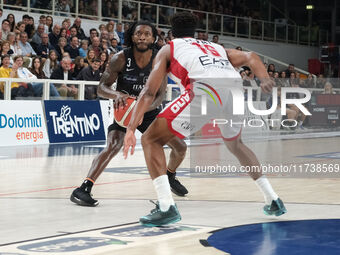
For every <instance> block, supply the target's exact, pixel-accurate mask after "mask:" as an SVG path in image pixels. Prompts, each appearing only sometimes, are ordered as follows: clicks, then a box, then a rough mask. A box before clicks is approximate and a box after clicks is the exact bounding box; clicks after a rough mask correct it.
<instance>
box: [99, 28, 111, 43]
mask: <svg viewBox="0 0 340 255" xmlns="http://www.w3.org/2000/svg"><path fill="white" fill-rule="evenodd" d="M103 39H105V40H106V46H107V47H109V45H108V40H109V32H107V30H106V28H105V29H104V30H102V31H101V33H100V37H99V40H100V42H101V45H103Z"/></svg>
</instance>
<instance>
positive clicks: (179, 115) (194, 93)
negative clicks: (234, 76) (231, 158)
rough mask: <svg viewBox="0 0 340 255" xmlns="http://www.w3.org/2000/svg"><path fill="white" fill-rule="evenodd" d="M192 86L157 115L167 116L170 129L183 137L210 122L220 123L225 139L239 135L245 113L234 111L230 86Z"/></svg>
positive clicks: (232, 138)
mask: <svg viewBox="0 0 340 255" xmlns="http://www.w3.org/2000/svg"><path fill="white" fill-rule="evenodd" d="M240 86H241V88H242V85H240ZM191 88H192V89H191V90H185V91H184V93H182V94H181V95H180V96H179V97H178V98H176V99H175V100H174V101H172V102H170V103H169V104H168V105H167V106H166V107H165V108H164V109H163V111H162V112H160V113H159V114H158V116H157V118H165V119H166V120H167V122H168V127H169V130H170V131H171V132H172V133H173V134H174V135H176V136H177V137H179V138H181V139H182V138H184V137H187V136H189V135H190V134H193V133H195V132H197V131H198V130H200V129H201V128H202V127H203V126H204V125H205V124H207V123H209V122H210V123H215V124H216V125H218V127H219V128H220V130H221V134H222V137H223V138H224V139H225V140H235V139H237V137H239V136H240V134H241V129H242V126H243V121H244V115H234V114H233V96H232V93H231V91H230V89H227V88H226V87H224V88H216V89H215V88H214V87H213V86H211V85H208V84H206V83H198V84H197V83H194V86H192V87H191ZM204 105H206V107H204ZM205 109H206V110H205ZM214 120H215V121H214ZM218 123H220V124H218ZM222 123H223V124H222Z"/></svg>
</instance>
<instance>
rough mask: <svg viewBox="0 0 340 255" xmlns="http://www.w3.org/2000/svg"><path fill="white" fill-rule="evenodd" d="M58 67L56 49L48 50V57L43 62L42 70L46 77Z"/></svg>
mask: <svg viewBox="0 0 340 255" xmlns="http://www.w3.org/2000/svg"><path fill="white" fill-rule="evenodd" d="M57 68H58V53H57V52H56V50H50V52H49V53H48V58H47V59H46V61H45V62H44V66H43V72H44V74H45V76H46V77H47V78H50V77H51V74H52V73H53V71H54V70H55V69H57Z"/></svg>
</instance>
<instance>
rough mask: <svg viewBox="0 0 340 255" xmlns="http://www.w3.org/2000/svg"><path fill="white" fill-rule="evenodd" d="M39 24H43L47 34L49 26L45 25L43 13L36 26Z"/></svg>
mask: <svg viewBox="0 0 340 255" xmlns="http://www.w3.org/2000/svg"><path fill="white" fill-rule="evenodd" d="M40 24H42V25H43V26H44V33H46V34H48V33H49V27H48V26H47V25H46V16H45V15H40V17H39V24H38V26H39V25H40Z"/></svg>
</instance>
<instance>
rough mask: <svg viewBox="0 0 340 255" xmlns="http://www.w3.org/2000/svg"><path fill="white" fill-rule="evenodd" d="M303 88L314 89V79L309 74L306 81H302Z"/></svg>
mask: <svg viewBox="0 0 340 255" xmlns="http://www.w3.org/2000/svg"><path fill="white" fill-rule="evenodd" d="M303 87H305V88H315V81H314V77H313V75H312V74H311V73H309V74H308V76H307V79H306V80H305V81H304V85H303Z"/></svg>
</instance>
